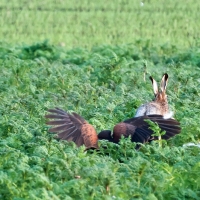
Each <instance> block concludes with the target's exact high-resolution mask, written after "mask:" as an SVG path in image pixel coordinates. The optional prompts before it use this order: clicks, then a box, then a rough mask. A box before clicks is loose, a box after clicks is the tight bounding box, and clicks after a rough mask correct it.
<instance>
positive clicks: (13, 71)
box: [0, 0, 200, 200]
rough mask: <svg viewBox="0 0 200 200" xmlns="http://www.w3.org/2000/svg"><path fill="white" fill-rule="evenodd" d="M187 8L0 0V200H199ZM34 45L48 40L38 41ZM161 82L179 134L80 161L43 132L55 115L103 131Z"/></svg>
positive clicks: (199, 131) (193, 7)
mask: <svg viewBox="0 0 200 200" xmlns="http://www.w3.org/2000/svg"><path fill="white" fill-rule="evenodd" d="M199 8H200V4H199V3H198V1H185V2H184V4H183V3H180V1H171V0H170V1H168V3H167V4H166V2H164V1H145V2H144V5H143V6H141V4H140V2H139V1H113V2H108V1H100V2H98V3H97V2H94V1H93V2H91V1H70V2H67V1H61V0H60V1H53V0H52V1H42V2H40V1H33V2H30V1H25V0H24V1H16V0H15V1H14V0H13V1H4V0H3V1H1V3H0V9H1V12H0V24H1V29H0V39H1V43H0V74H1V75H0V199H15V200H19V199H20V200H21V199H56V200H57V199H138V200H139V199H148V200H156V199H163V200H166V199H181V200H183V199H199V197H200V173H199V171H200V148H198V147H195V146H191V147H183V144H184V143H187V142H194V143H198V142H200V128H199V117H200V116H199V112H200V102H199V96H200V89H199V88H200V77H199V73H200V47H199V32H198V30H199V23H198V19H199V13H200V12H199ZM45 39H48V41H47V40H45ZM164 72H167V73H168V74H169V84H168V88H167V92H168V97H169V103H170V106H171V109H172V110H174V111H175V118H176V119H177V120H179V121H180V123H181V126H182V132H181V134H180V135H178V136H176V137H174V138H172V139H171V140H169V141H167V142H165V141H161V145H160V143H158V142H153V143H152V144H145V145H143V147H142V148H141V150H140V151H136V150H135V149H134V147H135V144H134V143H131V142H130V141H129V140H128V139H122V140H121V143H120V145H115V144H111V143H108V142H106V141H102V142H101V143H100V146H101V148H100V151H98V152H96V151H94V152H85V151H84V147H80V148H76V147H75V145H74V144H73V143H68V142H65V141H63V142H59V141H57V140H55V139H54V138H53V136H52V135H50V134H49V133H48V127H47V126H46V125H45V119H44V115H45V113H46V110H47V109H48V108H53V107H55V106H58V107H61V108H63V109H65V110H69V111H75V112H77V113H79V114H80V115H82V116H83V117H84V118H85V119H87V120H88V121H89V122H90V123H91V124H93V125H94V126H95V128H96V129H97V130H98V131H100V130H102V129H112V127H113V125H114V124H116V123H118V122H120V121H121V120H124V119H127V118H130V117H132V116H134V114H135V111H136V108H137V107H138V106H139V105H141V104H142V103H145V102H147V101H150V100H151V99H152V97H153V92H152V88H151V83H150V81H149V79H148V77H149V75H152V76H153V77H154V78H155V79H156V80H158V81H160V79H161V77H162V75H163V73H164Z"/></svg>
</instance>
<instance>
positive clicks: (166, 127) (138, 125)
mask: <svg viewBox="0 0 200 200" xmlns="http://www.w3.org/2000/svg"><path fill="white" fill-rule="evenodd" d="M146 119H149V120H151V121H152V122H156V123H157V124H158V126H159V127H160V129H161V130H162V131H165V132H166V133H165V135H163V136H162V139H165V140H167V139H169V138H171V137H173V136H175V135H176V134H179V133H180V132H181V127H180V123H179V122H178V121H176V120H175V119H164V118H163V116H161V115H146V116H142V117H136V118H131V119H128V120H125V121H124V123H128V124H131V125H133V126H134V127H135V132H134V134H133V135H132V141H133V142H140V143H144V142H146V141H148V140H156V139H158V138H157V137H155V136H152V134H153V131H152V130H151V129H150V125H149V124H148V123H147V122H146V121H145V120H146Z"/></svg>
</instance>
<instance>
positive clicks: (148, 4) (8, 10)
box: [0, 0, 200, 62]
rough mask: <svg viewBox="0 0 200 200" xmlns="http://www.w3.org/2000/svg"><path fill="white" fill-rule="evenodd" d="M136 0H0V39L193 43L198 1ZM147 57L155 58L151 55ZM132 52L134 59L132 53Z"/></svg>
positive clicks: (64, 43) (88, 44)
mask: <svg viewBox="0 0 200 200" xmlns="http://www.w3.org/2000/svg"><path fill="white" fill-rule="evenodd" d="M142 2H143V3H144V4H143V6H142V4H141V1H138V0H132V1H129V0H115V1H107V0H101V1H88V0H81V1H78V0H74V1H61V0H43V1H40V0H34V1H26V0H9V1H7V0H1V2H0V9H1V12H0V19H1V20H0V27H1V30H0V40H1V41H5V42H9V43H18V44H22V45H23V44H24V43H25V44H27V43H28V44H32V43H33V42H38V41H40V42H41V41H43V40H46V39H49V41H50V42H51V43H53V44H55V45H60V46H65V47H66V48H74V47H80V46H81V47H87V48H91V47H93V46H96V45H102V44H112V45H116V44H124V43H133V42H134V41H136V40H137V41H138V43H140V42H141V41H143V40H144V41H146V40H147V41H148V45H149V46H151V42H153V44H155V43H158V44H160V43H162V44H163V43H171V44H176V45H177V46H179V47H180V46H181V47H190V46H196V45H199V42H200V40H199V29H200V24H199V17H198V14H199V8H200V3H199V1H198V0H185V1H184V2H180V1H179V0H168V1H167V4H166V2H165V1H164V0H160V1H157V0H144V1H142ZM162 48H163V49H167V48H168V47H167V46H165V45H163V47H162ZM152 50H153V49H151V51H152ZM146 51H147V52H148V51H149V49H148V48H146ZM35 53H36V54H40V53H44V54H49V52H48V51H47V52H35ZM148 53H150V52H148ZM33 56H34V55H33ZM153 56H155V58H154V59H155V61H156V62H158V60H157V58H156V54H154V55H153ZM133 57H134V58H136V59H139V57H137V53H136V54H133Z"/></svg>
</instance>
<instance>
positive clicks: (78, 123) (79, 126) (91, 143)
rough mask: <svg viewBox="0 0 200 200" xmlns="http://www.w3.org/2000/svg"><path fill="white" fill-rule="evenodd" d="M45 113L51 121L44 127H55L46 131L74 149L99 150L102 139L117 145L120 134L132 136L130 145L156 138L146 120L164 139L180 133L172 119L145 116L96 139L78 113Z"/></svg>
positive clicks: (122, 123) (89, 126) (58, 110)
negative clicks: (73, 146) (154, 126)
mask: <svg viewBox="0 0 200 200" xmlns="http://www.w3.org/2000/svg"><path fill="white" fill-rule="evenodd" d="M48 112H50V113H51V114H48V115H46V116H45V117H46V118H48V119H54V120H53V121H49V122H47V124H48V125H53V126H55V127H53V128H50V129H49V131H50V132H54V133H58V136H57V138H58V139H62V140H67V141H73V142H74V143H75V144H76V145H77V146H81V145H85V147H86V149H98V140H102V139H106V140H108V141H110V142H114V143H118V142H119V140H120V138H121V137H122V135H123V136H124V137H129V136H131V141H132V142H139V143H145V142H148V141H151V140H156V139H158V138H157V137H153V136H152V134H153V131H152V130H151V129H150V128H149V127H150V126H149V124H148V123H147V122H146V119H149V120H151V121H153V122H156V123H157V124H158V126H159V127H160V128H161V130H162V131H166V134H165V135H164V136H162V138H163V139H169V138H171V137H173V136H174V135H176V134H179V133H180V131H181V128H180V123H179V122H178V121H176V120H174V119H164V118H163V116H161V115H148V116H141V117H135V118H131V119H128V120H125V121H123V122H120V123H118V124H117V125H115V126H114V128H113V134H111V131H110V130H104V131H101V132H100V133H99V134H98V136H97V132H96V130H95V129H94V127H93V126H92V125H91V124H89V123H88V122H87V121H86V120H85V119H83V118H82V117H81V116H80V115H78V114H77V113H71V114H70V113H68V112H65V111H63V110H62V109H60V108H55V109H50V110H48Z"/></svg>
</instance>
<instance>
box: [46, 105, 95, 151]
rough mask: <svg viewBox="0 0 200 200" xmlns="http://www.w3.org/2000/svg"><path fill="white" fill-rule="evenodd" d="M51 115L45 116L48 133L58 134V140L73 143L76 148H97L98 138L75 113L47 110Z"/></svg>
mask: <svg viewBox="0 0 200 200" xmlns="http://www.w3.org/2000/svg"><path fill="white" fill-rule="evenodd" d="M48 112H50V113H51V114H47V115H45V117H46V118H48V119H53V120H52V121H48V122H47V124H48V125H53V126H55V127H53V128H50V129H49V131H50V132H54V133H57V134H58V136H57V137H58V138H59V139H62V140H67V141H73V142H74V143H75V144H76V145H77V146H81V145H83V144H84V145H85V146H86V149H90V148H98V144H97V142H98V137H97V133H96V130H95V129H94V127H93V126H92V125H91V124H89V123H88V122H87V121H86V120H85V119H84V118H82V117H81V116H80V115H78V114H77V113H71V114H70V113H68V112H65V111H64V110H62V109H60V108H55V109H49V110H48Z"/></svg>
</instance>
